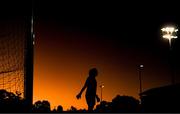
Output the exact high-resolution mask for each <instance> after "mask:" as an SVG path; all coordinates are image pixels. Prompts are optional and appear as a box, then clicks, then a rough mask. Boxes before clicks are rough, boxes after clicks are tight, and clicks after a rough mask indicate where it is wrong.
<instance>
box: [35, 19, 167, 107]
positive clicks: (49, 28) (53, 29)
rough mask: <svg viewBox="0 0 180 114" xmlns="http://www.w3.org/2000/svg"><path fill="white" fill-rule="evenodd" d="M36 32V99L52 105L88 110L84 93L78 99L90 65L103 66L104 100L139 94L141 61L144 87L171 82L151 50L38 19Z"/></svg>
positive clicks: (100, 74)
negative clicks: (46, 101)
mask: <svg viewBox="0 0 180 114" xmlns="http://www.w3.org/2000/svg"><path fill="white" fill-rule="evenodd" d="M35 31H36V44H35V57H34V62H35V65H34V102H35V101H37V100H48V101H49V102H50V103H51V108H54V107H56V106H57V105H62V106H63V108H64V109H65V110H66V109H68V108H70V106H75V107H77V108H81V109H83V108H87V105H86V102H85V97H84V95H85V94H84V93H85V92H84V93H83V94H82V99H80V100H77V99H76V97H75V96H76V95H77V94H78V93H79V91H80V89H81V87H82V86H83V84H84V81H85V80H86V78H87V76H88V70H89V69H90V68H92V67H96V68H97V69H98V70H99V75H98V77H97V83H98V86H97V87H98V89H97V92H98V95H99V96H100V87H99V86H100V84H101V83H104V85H105V87H104V88H103V99H104V100H106V101H111V100H112V99H113V98H114V97H115V96H116V95H117V94H119V95H129V96H134V97H135V98H138V97H139V96H138V92H139V80H138V71H137V65H138V64H141V63H143V64H144V66H145V69H144V71H143V73H142V76H143V82H142V83H143V90H145V89H148V88H151V87H157V86H160V85H167V84H169V83H170V81H169V77H168V76H167V75H168V73H169V72H168V70H167V69H168V67H167V65H165V62H164V61H163V60H162V59H161V58H160V57H156V56H154V55H152V53H151V52H146V51H143V50H141V49H139V50H138V49H133V48H132V47H128V46H127V47H122V48H118V46H116V45H117V44H115V43H114V42H113V40H103V41H102V40H97V39H105V38H104V37H103V36H98V35H94V34H88V33H85V32H80V31H75V30H74V29H73V28H71V29H69V30H67V29H65V28H63V27H57V25H55V24H54V23H45V22H44V23H43V22H42V23H40V22H39V23H38V22H37V24H36V27H35ZM75 39H76V40H75ZM149 58H151V59H153V60H154V61H153V62H152V61H148V59H149ZM152 64H156V66H154V65H152ZM162 66H163V67H162ZM161 67H162V68H161ZM157 68H161V69H157ZM159 75H163V76H164V77H163V78H162V77H158V76H159Z"/></svg>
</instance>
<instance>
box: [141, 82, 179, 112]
mask: <svg viewBox="0 0 180 114" xmlns="http://www.w3.org/2000/svg"><path fill="white" fill-rule="evenodd" d="M140 96H141V104H142V108H143V110H144V112H180V108H179V105H178V104H179V103H180V84H174V85H169V86H163V87H158V88H152V89H149V90H147V91H144V92H142V93H141V94H140Z"/></svg>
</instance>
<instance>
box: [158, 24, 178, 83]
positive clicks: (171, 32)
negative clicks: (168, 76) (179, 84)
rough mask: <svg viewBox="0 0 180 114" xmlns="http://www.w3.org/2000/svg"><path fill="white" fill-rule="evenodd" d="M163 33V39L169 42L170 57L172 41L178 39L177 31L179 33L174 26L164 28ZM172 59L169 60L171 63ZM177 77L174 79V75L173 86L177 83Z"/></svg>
mask: <svg viewBox="0 0 180 114" xmlns="http://www.w3.org/2000/svg"><path fill="white" fill-rule="evenodd" d="M161 31H162V37H163V38H164V39H168V41H169V50H170V55H169V56H170V57H171V56H172V52H171V51H172V39H176V38H177V35H176V33H177V31H178V29H176V28H175V27H172V26H167V27H164V28H162V29H161ZM171 59H173V58H169V61H171ZM171 65H173V64H172V63H171ZM171 67H173V66H171ZM173 70H174V69H173V68H172V72H173ZM174 78H175V77H174V74H172V80H171V81H172V84H174V83H175V79H174Z"/></svg>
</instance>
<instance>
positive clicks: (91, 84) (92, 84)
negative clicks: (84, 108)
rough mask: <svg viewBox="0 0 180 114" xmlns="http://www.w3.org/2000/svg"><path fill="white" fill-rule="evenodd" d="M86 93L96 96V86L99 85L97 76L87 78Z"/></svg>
mask: <svg viewBox="0 0 180 114" xmlns="http://www.w3.org/2000/svg"><path fill="white" fill-rule="evenodd" d="M85 84H86V86H87V89H86V95H92V96H95V95H96V87H97V82H96V79H95V77H90V76H89V77H88V78H87V80H86V83H85Z"/></svg>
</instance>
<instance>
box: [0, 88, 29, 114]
mask: <svg viewBox="0 0 180 114" xmlns="http://www.w3.org/2000/svg"><path fill="white" fill-rule="evenodd" d="M25 107H26V106H25V100H24V99H23V98H21V97H20V93H18V94H14V93H12V92H7V91H6V90H4V89H2V90H0V112H26V110H24V109H26V108H25Z"/></svg>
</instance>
